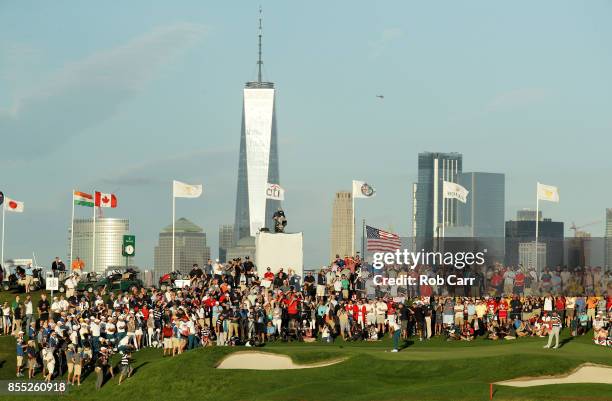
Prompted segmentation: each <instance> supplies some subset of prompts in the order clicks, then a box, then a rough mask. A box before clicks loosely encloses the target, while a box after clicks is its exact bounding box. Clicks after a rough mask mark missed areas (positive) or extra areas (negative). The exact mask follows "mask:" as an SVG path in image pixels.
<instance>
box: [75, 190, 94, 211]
mask: <svg viewBox="0 0 612 401" xmlns="http://www.w3.org/2000/svg"><path fill="white" fill-rule="evenodd" d="M72 200H73V201H74V205H75V206H87V207H93V206H94V201H93V196H91V195H90V194H86V193H85V192H79V191H74V193H73V194H72Z"/></svg>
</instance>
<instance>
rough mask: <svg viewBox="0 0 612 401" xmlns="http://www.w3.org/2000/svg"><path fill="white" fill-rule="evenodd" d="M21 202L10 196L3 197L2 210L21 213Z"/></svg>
mask: <svg viewBox="0 0 612 401" xmlns="http://www.w3.org/2000/svg"><path fill="white" fill-rule="evenodd" d="M23 208H24V206H23V202H19V201H16V200H13V199H10V198H5V199H4V210H6V211H9V212H15V213H23Z"/></svg>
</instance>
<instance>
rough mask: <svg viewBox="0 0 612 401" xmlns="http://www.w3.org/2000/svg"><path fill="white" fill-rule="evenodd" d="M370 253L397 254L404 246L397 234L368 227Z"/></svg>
mask: <svg viewBox="0 0 612 401" xmlns="http://www.w3.org/2000/svg"><path fill="white" fill-rule="evenodd" d="M366 233H367V239H368V251H369V252H395V251H396V250H398V249H400V247H401V246H402V241H401V239H400V237H399V235H397V234H393V233H389V232H386V231H383V230H380V229H378V228H374V227H370V226H366Z"/></svg>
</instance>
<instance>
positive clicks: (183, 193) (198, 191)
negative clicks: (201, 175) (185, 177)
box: [172, 180, 202, 198]
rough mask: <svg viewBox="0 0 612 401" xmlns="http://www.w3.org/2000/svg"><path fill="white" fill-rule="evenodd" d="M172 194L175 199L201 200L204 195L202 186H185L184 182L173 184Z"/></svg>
mask: <svg viewBox="0 0 612 401" xmlns="http://www.w3.org/2000/svg"><path fill="white" fill-rule="evenodd" d="M173 183H174V184H173V190H172V194H173V195H174V197H175V198H199V197H200V195H202V185H201V184H200V185H191V184H185V183H184V182H180V181H176V180H174V182H173Z"/></svg>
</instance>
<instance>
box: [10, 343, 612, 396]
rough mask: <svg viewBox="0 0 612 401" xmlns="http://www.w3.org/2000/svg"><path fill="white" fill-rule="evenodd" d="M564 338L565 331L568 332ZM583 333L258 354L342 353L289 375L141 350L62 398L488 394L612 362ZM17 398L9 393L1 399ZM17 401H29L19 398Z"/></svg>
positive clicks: (565, 388)
mask: <svg viewBox="0 0 612 401" xmlns="http://www.w3.org/2000/svg"><path fill="white" fill-rule="evenodd" d="M564 338H565V339H567V337H564ZM586 340H587V339H586V338H579V339H574V340H572V341H569V342H566V343H565V344H564V346H563V347H562V348H561V349H558V350H544V349H542V343H543V341H542V339H526V340H522V341H512V342H510V341H508V342H489V341H485V340H478V341H475V342H472V343H447V342H445V341H442V340H441V339H435V340H431V341H429V342H426V343H420V342H417V343H413V344H411V343H408V344H407V347H406V348H404V349H403V350H402V351H401V352H399V353H397V354H393V353H389V352H386V351H387V350H388V349H389V345H390V344H389V341H388V339H386V340H384V341H381V342H376V343H342V342H337V343H336V344H330V345H323V344H320V343H315V344H283V343H278V344H271V345H267V346H265V347H262V348H258V350H259V351H268V352H276V353H281V354H286V355H289V356H290V357H291V358H293V359H294V361H296V362H299V363H310V362H315V361H322V360H326V359H335V358H338V357H346V358H347V359H346V360H345V361H344V362H341V363H339V364H336V365H332V366H327V367H320V368H314V369H301V370H287V371H280V370H279V371H255V370H237V371H230V370H218V369H215V366H216V364H217V363H218V362H219V361H220V360H221V359H222V358H223V357H224V356H226V355H228V354H229V353H231V352H235V351H244V350H247V349H248V348H244V347H235V348H229V347H212V348H206V349H204V348H200V349H197V350H193V351H188V352H185V353H183V354H182V355H180V356H176V357H174V358H171V357H166V358H162V357H161V350H158V349H145V350H143V351H140V352H138V353H136V354H135V365H134V366H135V367H136V372H135V374H134V376H133V377H131V378H130V379H128V380H127V381H126V382H125V383H123V384H121V386H118V385H117V382H118V375H116V377H115V378H114V379H111V380H110V381H108V382H107V383H106V384H105V385H104V387H103V388H102V389H101V390H100V391H96V390H95V388H94V381H95V377H94V375H93V374H90V375H88V377H86V378H85V380H84V382H83V385H82V386H81V387H80V388H76V387H75V388H71V389H70V393H69V394H68V395H66V396H63V397H53V396H40V397H38V398H37V397H32V396H27V397H26V398H27V399H41V400H44V399H46V400H48V399H53V398H57V399H62V398H63V399H71V400H114V401H115V400H127V399H132V400H159V399H171V400H186V399H192V400H219V401H221V400H233V401H235V400H279V401H281V400H282V401H285V400H313V401H323V400H486V399H488V396H489V383H491V382H495V381H499V380H504V379H511V378H515V377H519V376H540V375H549V374H559V373H563V372H567V371H569V370H571V369H572V368H574V367H576V366H578V365H579V364H581V363H583V362H595V363H601V364H607V365H612V350H610V349H604V348H603V347H598V346H595V345H591V344H589V342H588V341H586ZM0 358H1V359H2V361H3V362H0V363H2V368H1V369H0V376H1V377H0V378H2V379H14V368H15V357H14V340H13V339H11V338H7V337H3V338H1V339H0ZM3 399H11V397H3ZM12 399H16V400H17V399H21V400H23V399H24V396H15V397H12ZM494 399H495V400H612V386H610V385H596V384H580V385H572V384H564V385H553V386H540V387H531V388H511V387H503V386H496V387H495V395H494Z"/></svg>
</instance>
